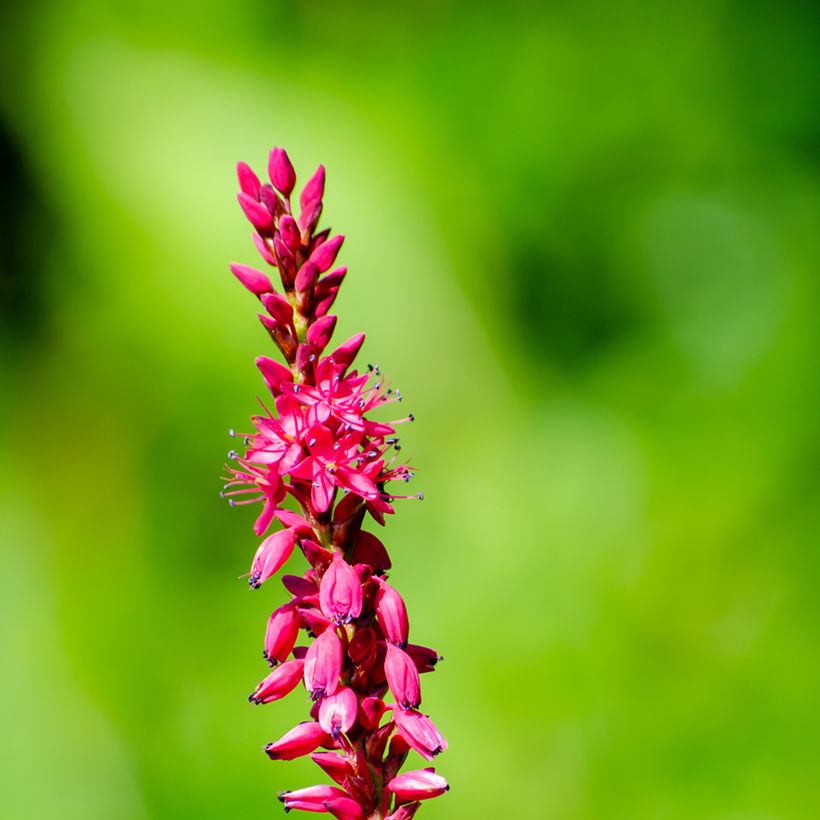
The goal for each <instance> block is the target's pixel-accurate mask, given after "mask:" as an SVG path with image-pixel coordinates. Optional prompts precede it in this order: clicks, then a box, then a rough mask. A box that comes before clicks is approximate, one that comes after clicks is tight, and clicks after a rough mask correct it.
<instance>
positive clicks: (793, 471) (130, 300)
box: [0, 0, 820, 820]
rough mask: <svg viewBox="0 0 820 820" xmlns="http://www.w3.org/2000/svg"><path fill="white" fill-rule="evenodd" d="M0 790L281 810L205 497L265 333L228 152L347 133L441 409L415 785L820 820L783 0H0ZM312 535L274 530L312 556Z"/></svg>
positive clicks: (409, 513) (222, 534) (376, 352)
mask: <svg viewBox="0 0 820 820" xmlns="http://www.w3.org/2000/svg"><path fill="white" fill-rule="evenodd" d="M0 14H1V15H2V16H1V17H0V54H2V57H0V60H2V63H1V65H2V74H3V82H2V84H1V86H0V154H2V167H3V175H4V183H3V188H2V206H1V207H2V213H1V214H0V237H1V238H2V248H1V249H0V250H1V252H2V255H1V258H0V270H1V275H2V279H1V280H0V288H1V289H0V295H1V296H2V329H0V395H2V402H0V421H1V422H2V424H0V444H1V445H2V446H1V447H0V487H2V493H0V498H1V499H2V500H0V527H1V529H0V534H1V535H0V537H1V539H2V547H1V548H0V602H1V603H0V606H1V607H2V611H1V612H0V635H2V668H3V674H2V676H0V721H2V727H3V739H2V743H0V747H2V754H1V755H0V757H2V759H3V763H2V766H0V817H2V818H4V820H5V818H8V819H9V820H27V819H28V818H38V819H39V818H49V817H56V816H59V817H63V818H82V819H83V820H97V818H100V820H144V819H145V818H197V819H198V820H203V819H204V818H234V817H242V818H257V817H260V818H263V817H271V816H279V813H280V812H281V806H280V804H278V803H277V802H276V800H275V794H276V792H277V790H278V789H281V788H286V787H291V788H294V787H297V786H301V785H308V784H309V783H311V782H318V781H321V780H322V779H323V778H322V776H321V774H320V773H319V772H318V770H315V771H314V770H312V767H311V764H302V763H293V764H285V763H281V764H273V763H270V762H269V761H268V760H267V759H266V758H265V756H264V755H263V754H261V752H260V747H261V746H262V744H263V743H265V742H267V741H270V740H273V739H274V738H276V737H278V736H279V735H281V734H282V733H283V732H284V731H285V730H286V729H288V728H290V726H291V725H293V723H294V722H296V721H297V720H299V719H301V718H302V717H303V715H304V713H305V709H306V706H305V703H304V701H303V700H302V699H301V698H299V697H298V696H294V697H291V698H290V699H289V700H288V701H286V702H284V703H281V704H277V705H273V706H268V707H260V708H253V707H251V706H249V705H248V704H247V703H246V702H245V697H246V695H247V693H248V692H249V691H250V690H251V689H252V687H253V686H254V684H255V683H256V682H257V680H258V679H259V678H260V677H261V676H262V675H263V674H264V671H265V667H264V665H263V662H262V659H261V657H260V650H261V642H262V635H263V631H264V625H265V618H266V616H267V614H268V613H269V612H270V610H271V609H272V608H273V607H274V606H276V605H278V604H279V603H280V602H281V601H282V600H283V598H284V592H283V591H282V590H281V589H279V590H277V589H276V587H275V586H271V587H270V588H263V590H262V591H260V592H258V593H255V594H250V593H249V592H248V591H247V589H246V586H245V584H244V583H243V582H241V581H239V580H237V576H238V575H240V573H242V572H245V571H246V569H247V566H248V564H249V559H250V556H251V554H252V551H253V550H254V548H255V545H256V540H255V539H254V537H253V535H252V534H251V531H250V524H251V520H252V514H251V513H250V512H249V511H240V510H231V509H229V508H228V507H227V506H225V505H224V503H223V502H220V500H219V498H218V497H217V492H218V490H219V487H220V481H219V478H218V477H219V475H220V467H221V464H222V462H223V460H224V457H225V453H226V451H227V450H228V449H229V447H230V439H228V437H227V430H228V428H229V427H232V426H236V427H238V428H240V429H241V428H242V426H243V424H245V422H243V419H247V417H248V416H249V415H250V414H251V413H252V412H254V410H255V396H256V395H257V393H259V392H260V390H261V380H260V378H259V377H258V374H257V373H256V371H255V368H254V364H253V359H254V357H255V356H256V355H258V354H260V353H266V352H270V345H269V343H267V342H266V337H265V334H264V333H263V332H262V330H261V328H260V327H259V326H258V324H257V322H256V319H255V317H254V313H255V310H254V302H253V299H252V298H251V297H250V296H249V295H248V294H247V293H245V292H244V291H243V290H242V289H241V288H240V287H239V286H238V285H237V284H236V282H234V281H233V280H232V277H231V276H230V274H229V272H228V263H229V261H231V260H237V261H242V262H246V263H252V264H254V263H255V260H256V254H255V251H254V250H253V247H252V244H251V242H250V235H249V233H250V228H249V226H248V225H247V223H246V222H245V220H244V218H243V216H242V214H241V213H240V211H239V208H238V207H237V205H236V202H235V198H234V194H235V191H236V183H235V179H234V175H233V168H234V163H235V162H236V161H237V160H240V159H244V160H246V161H248V162H250V163H251V164H252V165H254V166H255V167H256V168H257V170H259V171H260V172H261V171H263V170H264V168H265V158H266V152H267V150H268V149H269V147H270V146H272V145H274V144H278V145H283V146H285V147H286V148H287V149H288V150H289V151H290V153H291V156H292V157H293V159H294V162H295V164H296V166H297V171H298V172H299V173H300V175H301V178H302V180H304V179H305V178H306V175H307V174H308V173H310V172H312V170H313V169H314V168H315V166H316V165H317V164H318V163H319V162H320V161H321V162H324V163H325V164H326V165H327V167H328V196H327V200H326V210H325V214H326V219H325V221H324V224H325V225H328V224H330V225H332V226H333V228H334V229H336V230H338V231H341V232H343V233H345V234H346V235H347V236H348V240H347V242H346V243H345V247H344V249H343V253H342V261H344V262H345V263H347V264H349V265H350V269H351V273H350V275H349V277H348V281H347V283H346V286H345V288H344V289H343V291H342V296H341V297H340V300H339V302H338V303H337V307H338V309H339V313H340V317H341V318H340V328H339V331H338V334H337V338H338V339H340V340H341V339H342V338H344V337H345V336H346V335H349V334H350V333H353V332H355V331H357V330H360V329H362V330H365V331H367V333H368V342H367V346H366V351H365V358H366V359H367V360H371V361H377V362H379V363H380V364H381V365H382V367H383V368H384V370H385V371H387V372H388V373H389V374H390V375H391V376H392V377H393V378H394V379H395V380H396V382H397V384H398V385H399V386H400V387H401V389H402V390H403V392H404V394H405V396H406V402H405V404H406V405H407V406H408V409H409V410H412V411H414V412H415V414H416V416H417V422H416V424H415V425H414V426H413V427H412V428H411V429H409V430H406V431H405V434H406V436H405V452H407V453H410V454H411V455H412V458H413V463H414V464H415V465H416V466H417V467H418V468H419V476H418V481H417V484H418V489H423V490H424V492H425V495H426V499H427V500H425V501H424V503H423V504H419V503H415V502H407V503H405V504H404V505H402V506H401V507H400V509H399V514H398V515H397V516H395V518H394V519H393V520H391V521H389V523H388V527H387V530H386V531H385V533H384V536H385V540H386V542H387V544H388V546H389V548H390V550H391V553H392V555H393V559H394V564H395V571H394V573H393V576H392V577H393V579H394V581H395V583H396V585H397V586H398V587H399V588H400V589H401V591H402V592H403V594H404V595H405V597H406V600H407V601H408V605H409V608H410V612H411V619H412V634H413V637H414V638H415V639H416V640H418V641H419V642H422V643H429V644H431V645H433V646H435V647H436V648H437V649H438V650H439V651H440V652H442V653H443V654H444V655H445V657H446V660H445V662H444V663H443V664H442V665H441V666H440V667H439V670H438V671H437V672H436V673H435V674H434V675H430V676H427V677H426V678H425V679H424V683H425V684H426V687H425V704H424V706H425V709H426V711H428V712H430V714H431V715H432V716H433V717H434V719H435V720H436V721H437V723H438V724H439V725H440V726H441V728H442V729H443V731H444V732H445V733H446V735H447V736H448V738H449V740H450V744H451V747H450V750H449V751H448V752H447V753H446V754H445V755H443V756H442V757H441V758H439V760H438V762H437V767H438V769H439V771H440V772H442V773H443V774H445V775H446V776H447V777H448V778H449V780H450V782H451V783H452V787H453V788H452V791H451V792H450V794H449V795H448V796H446V797H444V798H441V799H439V800H437V801H433V802H432V803H431V804H430V805H429V806H426V807H425V808H424V810H423V813H422V814H421V815H420V816H422V817H424V818H429V820H435V819H436V818H445V817H446V818H451V819H452V818H474V817H480V818H498V817H504V818H507V817H509V818H556V819H559V818H560V819H563V818H573V819H574V818H622V819H623V820H634V819H635V818H651V819H652V820H666V819H667V818H668V819H669V820H677V819H678V818H680V820H691V819H692V818H695V819H696V820H699V819H700V818H705V819H706V820H711V819H712V818H716V819H717V818H720V819H721V820H769V818H772V820H774V818H809V817H817V816H818V806H820V788H819V787H818V775H817V772H818V758H817V742H818V741H817V738H818V734H819V733H820V718H819V717H818V712H819V711H820V709H819V708H818V707H820V698H819V697H818V688H817V680H818V672H820V661H818V655H817V646H818V630H817V603H816V598H817V584H818V546H819V545H818V537H817V533H818V525H820V504H818V491H820V432H819V431H818V420H819V419H818V406H820V355H819V354H820V322H818V311H819V310H820V300H819V299H818V296H820V283H818V275H817V273H818V262H820V240H819V239H818V237H820V220H818V214H820V203H819V202H818V199H820V196H819V195H818V190H819V189H818V176H820V175H819V174H818V170H820V168H819V165H820V152H818V143H819V140H818V137H820V97H818V93H817V91H818V88H817V78H818V70H819V69H820V65H818V64H819V63H820V48H819V47H818V46H820V36H819V30H818V26H817V17H816V8H815V7H814V6H813V4H810V3H797V2H778V3H775V2H744V3H741V2H730V1H729V0H718V2H694V3H686V4H682V3H654V4H642V3H635V2H629V1H627V2H624V3H619V4H604V3H589V2H583V1H582V2H576V3H565V4H547V3H544V4H516V3H510V4H502V3H496V4H483V3H456V2H422V3H416V4H406V5H403V6H399V5H395V6H394V5H393V4H387V5H385V6H377V5H376V4H373V5H364V4H355V3H326V2H313V3H290V4H287V5H283V4H281V3H278V2H249V0H237V1H236V2H234V3H232V4H227V3H216V2H212V0H210V1H209V0H205V2H198V3H190V2H183V3H177V4H167V3H163V2H156V0H144V2H137V3H132V4H109V3H103V2H101V0H61V2H44V3H40V4H31V5H24V4H15V5H11V4H7V5H5V6H3V11H2V12H0ZM295 566H297V562H296V560H295V559H294V567H295Z"/></svg>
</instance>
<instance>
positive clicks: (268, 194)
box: [259, 183, 284, 216]
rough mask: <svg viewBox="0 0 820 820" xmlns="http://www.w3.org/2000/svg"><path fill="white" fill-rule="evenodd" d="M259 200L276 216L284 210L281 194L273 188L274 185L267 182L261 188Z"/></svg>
mask: <svg viewBox="0 0 820 820" xmlns="http://www.w3.org/2000/svg"><path fill="white" fill-rule="evenodd" d="M259 201H260V202H261V203H262V204H263V205H264V206H265V207H266V208H267V209H268V212H269V213H270V214H271V215H273V216H275V215H276V214H281V213H283V212H284V207H283V205H282V200H281V199H279V195H278V194H277V193H276V191H274V190H273V186H272V185H269V184H268V183H265V184H264V185H263V186H262V187H261V188H260V189H259Z"/></svg>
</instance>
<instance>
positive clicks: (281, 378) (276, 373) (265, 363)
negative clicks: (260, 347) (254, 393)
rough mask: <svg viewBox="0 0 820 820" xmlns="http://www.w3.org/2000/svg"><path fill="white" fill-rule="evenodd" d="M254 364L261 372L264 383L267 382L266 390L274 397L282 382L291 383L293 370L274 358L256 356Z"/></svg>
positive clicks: (280, 390) (278, 391)
mask: <svg viewBox="0 0 820 820" xmlns="http://www.w3.org/2000/svg"><path fill="white" fill-rule="evenodd" d="M256 366H257V367H258V368H259V371H260V372H261V373H262V377H263V378H264V379H265V384H267V386H268V390H270V392H271V393H272V394H273V395H274V397H275V396H278V395H279V394H280V393H281V392H282V384H283V383H285V382H289V383H291V384H292V383H293V372H292V371H291V369H290V368H289V367H285V365H283V364H280V363H279V362H277V361H275V360H274V359H269V358H268V357H267V356H258V357H257V359H256Z"/></svg>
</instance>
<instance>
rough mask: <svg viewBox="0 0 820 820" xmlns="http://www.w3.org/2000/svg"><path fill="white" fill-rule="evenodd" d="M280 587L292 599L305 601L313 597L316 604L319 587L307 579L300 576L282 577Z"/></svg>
mask: <svg viewBox="0 0 820 820" xmlns="http://www.w3.org/2000/svg"><path fill="white" fill-rule="evenodd" d="M282 586H283V587H284V588H285V589H286V590H287V591H288V592H289V593H290V594H291V595H293V597H294V598H301V599H305V598H311V597H312V596H314V595H315V596H316V597H317V603H318V596H319V587H317V586H316V584H315V583H314V582H313V581H312V580H310V579H309V578H303V577H302V576H300V575H283V576H282Z"/></svg>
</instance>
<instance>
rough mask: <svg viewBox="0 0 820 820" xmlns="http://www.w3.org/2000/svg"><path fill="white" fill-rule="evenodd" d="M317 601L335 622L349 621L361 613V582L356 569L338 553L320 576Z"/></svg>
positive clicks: (344, 622)
mask: <svg viewBox="0 0 820 820" xmlns="http://www.w3.org/2000/svg"><path fill="white" fill-rule="evenodd" d="M319 603H320V604H321V607H322V612H324V613H325V615H327V617H328V618H330V619H331V620H332V621H333V622H334V623H336V624H346V623H349V622H350V621H351V620H352V619H353V618H358V617H359V615H361V614H362V583H361V581H360V580H359V576H358V574H357V573H356V570H355V569H353V567H351V566H350V564H348V563H347V561H345V559H344V558H342V557H341V556H340V555H339V554H338V553H336V554H335V556H334V558H333V560H332V561H331V562H330V566H329V567H328V568H327V570H326V572H325V574H324V575H323V576H322V582H321V583H320V584H319Z"/></svg>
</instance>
